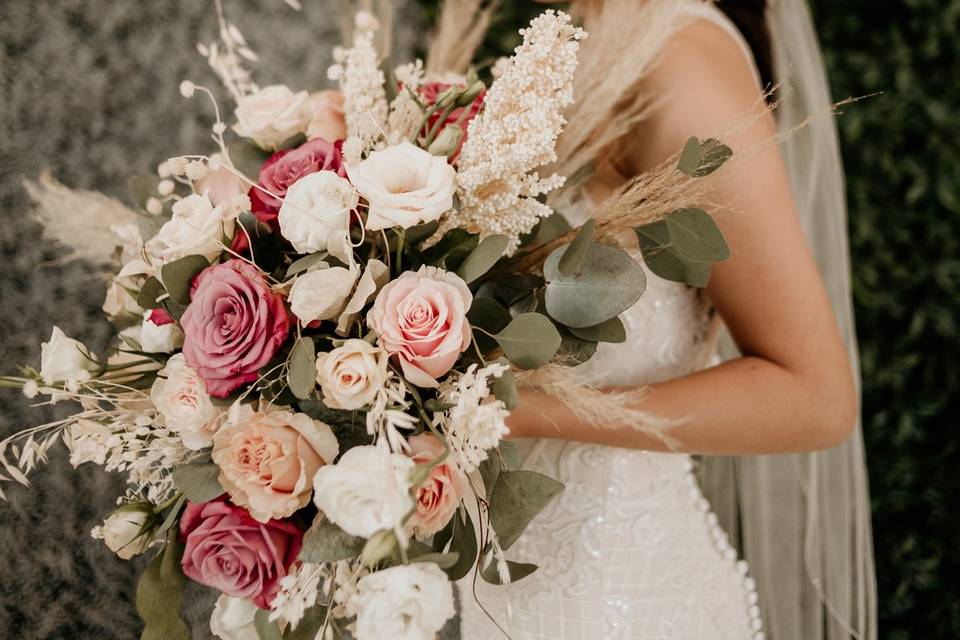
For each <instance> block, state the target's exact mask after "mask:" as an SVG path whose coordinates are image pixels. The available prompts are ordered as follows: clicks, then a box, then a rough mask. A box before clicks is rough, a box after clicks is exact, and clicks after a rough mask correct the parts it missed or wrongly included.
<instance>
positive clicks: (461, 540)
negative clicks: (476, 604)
mask: <svg viewBox="0 0 960 640" xmlns="http://www.w3.org/2000/svg"><path fill="white" fill-rule="evenodd" d="M450 551H451V552H455V553H457V554H458V555H457V562H456V564H454V565H453V566H452V567H450V568H449V569H444V571H445V572H446V574H447V577H448V578H450V580H453V581H456V580H459V579H460V578H462V577H464V576H465V575H467V574H468V573H470V569H472V568H473V563H474V562H475V561H476V559H477V532H476V531H475V530H474V528H473V520H471V519H470V513H469V512H468V511H467V510H466V509H458V510H457V511H456V512H455V513H454V514H453V530H452V533H451V535H450Z"/></svg>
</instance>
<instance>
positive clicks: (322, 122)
mask: <svg viewBox="0 0 960 640" xmlns="http://www.w3.org/2000/svg"><path fill="white" fill-rule="evenodd" d="M307 103H308V104H309V105H310V108H311V109H312V110H313V119H312V120H310V124H309V125H307V138H309V139H310V140H313V139H314V138H323V139H324V140H329V141H331V142H334V141H336V140H343V139H344V138H346V137H347V122H346V120H345V119H344V116H343V94H342V93H340V92H339V91H337V90H336V89H325V90H324V91H317V92H316V93H311V94H310V98H309V99H308V100H307Z"/></svg>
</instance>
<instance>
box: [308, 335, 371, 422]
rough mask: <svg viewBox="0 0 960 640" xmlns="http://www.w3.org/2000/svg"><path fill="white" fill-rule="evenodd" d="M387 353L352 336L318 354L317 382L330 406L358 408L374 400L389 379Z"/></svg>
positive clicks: (325, 402)
mask: <svg viewBox="0 0 960 640" xmlns="http://www.w3.org/2000/svg"><path fill="white" fill-rule="evenodd" d="M387 359H388V356H387V352H386V351H384V350H383V349H381V348H380V347H375V346H373V345H372V344H370V343H369V342H367V341H366V340H359V339H357V338H352V339H350V340H347V341H346V342H344V343H343V345H342V346H339V347H337V348H336V349H334V350H333V351H331V352H329V353H321V354H320V355H318V356H317V382H319V383H320V388H321V389H323V402H324V404H326V405H327V406H328V407H330V408H331V409H347V410H352V409H359V408H360V407H362V406H363V405H365V404H370V402H372V401H373V398H374V396H375V395H377V391H379V390H380V389H381V388H382V387H383V383H384V381H385V380H386V379H387Z"/></svg>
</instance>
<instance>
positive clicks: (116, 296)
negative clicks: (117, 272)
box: [102, 276, 143, 320]
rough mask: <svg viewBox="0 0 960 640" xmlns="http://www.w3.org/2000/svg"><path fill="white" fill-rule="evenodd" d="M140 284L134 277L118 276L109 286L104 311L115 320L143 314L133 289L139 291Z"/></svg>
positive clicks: (104, 301)
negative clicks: (138, 284)
mask: <svg viewBox="0 0 960 640" xmlns="http://www.w3.org/2000/svg"><path fill="white" fill-rule="evenodd" d="M137 289H139V286H137V283H136V282H134V280H133V278H121V277H119V276H118V277H116V278H114V279H113V280H111V281H110V286H109V287H107V295H106V297H105V298H104V300H103V307H102V309H103V312H104V313H105V314H107V316H108V317H109V318H111V319H114V320H117V319H119V320H129V319H132V318H138V317H140V316H141V315H143V309H142V308H141V307H140V305H138V304H137V299H136V297H135V296H134V294H132V293H131V291H137Z"/></svg>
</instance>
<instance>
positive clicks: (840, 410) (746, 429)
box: [508, 356, 857, 454]
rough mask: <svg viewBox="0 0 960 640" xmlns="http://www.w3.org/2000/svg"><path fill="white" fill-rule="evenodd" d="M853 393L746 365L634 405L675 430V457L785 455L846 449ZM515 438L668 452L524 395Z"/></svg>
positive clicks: (764, 364)
mask: <svg viewBox="0 0 960 640" xmlns="http://www.w3.org/2000/svg"><path fill="white" fill-rule="evenodd" d="M852 398H853V394H852V393H850V390H849V389H844V388H831V387H830V385H829V384H824V383H823V381H819V380H817V379H816V376H815V372H811V374H809V375H803V374H798V373H795V372H792V371H789V370H787V369H786V368H784V367H782V366H780V365H778V364H776V363H773V362H771V361H769V360H765V359H762V358H757V357H749V356H748V357H742V358H737V359H735V360H731V361H729V362H726V363H724V364H722V365H719V366H716V367H712V368H710V369H705V370H703V371H699V372H697V373H693V374H690V375H687V376H684V377H681V378H675V379H672V380H668V381H665V382H661V383H657V384H654V385H651V386H650V387H649V392H648V393H646V394H643V395H641V396H640V397H638V398H637V399H636V400H635V401H634V406H633V407H631V408H633V409H639V410H642V411H644V412H647V413H649V414H653V415H655V416H657V417H660V418H665V419H667V420H670V421H672V422H673V423H674V426H672V427H670V428H669V429H668V431H667V432H666V433H667V435H668V437H669V438H670V440H672V441H673V442H675V443H676V444H675V446H674V448H673V449H672V450H674V451H682V452H686V453H702V454H734V453H741V454H757V453H784V452H795V451H806V450H813V449H823V448H826V447H830V446H833V445H835V444H837V443H839V442H842V441H843V440H844V439H845V438H846V437H847V435H848V434H849V432H850V429H852V428H853V426H854V422H855V420H856V415H857V408H856V406H855V402H854V401H852ZM508 423H509V425H510V429H511V437H514V438H560V439H564V440H577V441H581V442H591V443H596V444H603V445H609V446H616V447H625V448H631V449H649V450H655V451H667V450H671V449H670V447H668V446H667V445H666V444H665V443H664V441H663V440H662V439H660V438H657V437H656V436H654V435H651V434H650V433H648V432H646V431H644V430H643V429H642V428H638V427H643V425H636V424H628V423H612V424H603V425H595V424H591V423H588V422H585V421H584V420H582V419H580V418H579V417H578V416H577V415H576V413H575V412H574V411H572V410H571V409H570V408H569V407H568V406H567V405H566V404H565V403H564V402H562V401H560V399H558V398H555V397H551V396H548V395H545V394H543V393H538V392H531V391H526V392H522V394H521V402H520V406H519V407H518V408H517V409H516V410H514V412H513V414H511V416H510V419H509V420H508Z"/></svg>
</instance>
